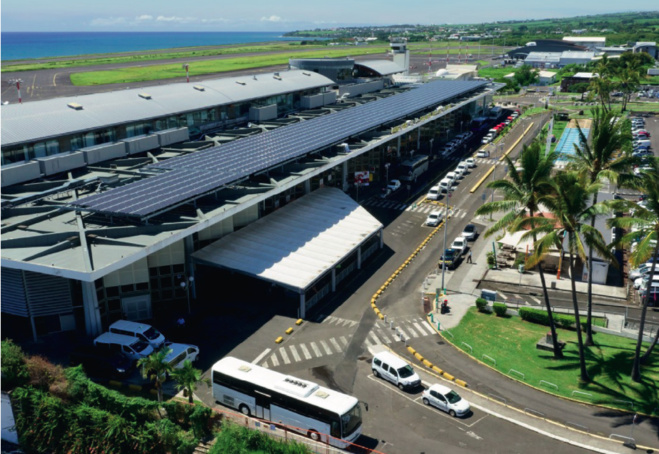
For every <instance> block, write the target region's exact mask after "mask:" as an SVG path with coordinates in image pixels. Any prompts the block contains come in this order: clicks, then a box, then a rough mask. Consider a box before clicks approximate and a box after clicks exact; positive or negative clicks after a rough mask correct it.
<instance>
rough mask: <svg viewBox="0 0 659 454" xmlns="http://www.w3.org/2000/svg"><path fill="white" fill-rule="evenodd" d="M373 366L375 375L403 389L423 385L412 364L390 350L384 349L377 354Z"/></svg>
mask: <svg viewBox="0 0 659 454" xmlns="http://www.w3.org/2000/svg"><path fill="white" fill-rule="evenodd" d="M371 368H372V369H373V375H375V376H376V377H382V378H384V379H385V380H389V381H390V382H391V383H393V384H394V385H396V386H398V387H399V388H400V389H402V390H404V389H411V388H418V387H419V386H420V385H421V379H420V378H419V376H418V375H417V373H416V372H414V369H412V366H410V365H409V364H408V363H407V362H405V361H403V360H402V359H400V358H399V357H398V356H396V355H394V354H392V353H390V352H387V351H384V352H380V353H378V354H377V355H375V356H374V357H373V361H372V362H371Z"/></svg>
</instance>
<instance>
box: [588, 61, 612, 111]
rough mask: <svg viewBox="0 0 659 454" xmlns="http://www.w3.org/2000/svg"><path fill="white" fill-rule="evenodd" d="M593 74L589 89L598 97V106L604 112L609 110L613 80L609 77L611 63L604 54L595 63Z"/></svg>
mask: <svg viewBox="0 0 659 454" xmlns="http://www.w3.org/2000/svg"><path fill="white" fill-rule="evenodd" d="M594 70H595V74H594V75H593V78H592V79H591V81H590V89H591V90H593V91H594V92H595V94H596V95H597V98H598V99H599V102H600V106H601V107H602V109H603V110H604V111H605V112H608V111H610V110H611V92H612V91H613V82H612V81H611V79H610V76H611V75H612V68H611V64H610V63H609V59H608V57H607V56H606V55H603V56H602V59H601V60H600V61H599V63H597V64H596V65H595V68H594Z"/></svg>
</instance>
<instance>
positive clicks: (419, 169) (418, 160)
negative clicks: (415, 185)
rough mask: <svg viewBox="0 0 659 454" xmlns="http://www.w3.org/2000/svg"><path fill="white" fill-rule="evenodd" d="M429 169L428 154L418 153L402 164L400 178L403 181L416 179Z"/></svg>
mask: <svg viewBox="0 0 659 454" xmlns="http://www.w3.org/2000/svg"><path fill="white" fill-rule="evenodd" d="M426 170H428V156H426V155H424V154H420V155H416V156H414V157H413V158H411V159H409V160H407V161H405V162H403V163H402V164H401V165H400V179H401V180H403V181H416V179H417V178H419V176H421V174H422V173H423V172H425V171H426Z"/></svg>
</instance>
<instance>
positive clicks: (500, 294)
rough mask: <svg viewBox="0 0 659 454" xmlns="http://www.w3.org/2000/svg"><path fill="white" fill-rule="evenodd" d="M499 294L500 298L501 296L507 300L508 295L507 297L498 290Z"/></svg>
mask: <svg viewBox="0 0 659 454" xmlns="http://www.w3.org/2000/svg"><path fill="white" fill-rule="evenodd" d="M499 296H500V297H501V298H503V299H504V300H507V299H508V297H507V296H506V295H504V294H503V293H501V292H499Z"/></svg>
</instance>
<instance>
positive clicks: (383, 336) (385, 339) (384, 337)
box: [378, 330, 391, 344]
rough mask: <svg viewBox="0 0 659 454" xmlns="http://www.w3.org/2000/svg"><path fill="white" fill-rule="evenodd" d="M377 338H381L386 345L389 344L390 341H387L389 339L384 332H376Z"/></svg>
mask: <svg viewBox="0 0 659 454" xmlns="http://www.w3.org/2000/svg"><path fill="white" fill-rule="evenodd" d="M378 336H380V337H381V338H382V340H383V341H385V342H386V343H387V344H391V340H389V337H388V336H387V334H386V333H385V332H384V330H382V331H378Z"/></svg>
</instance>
